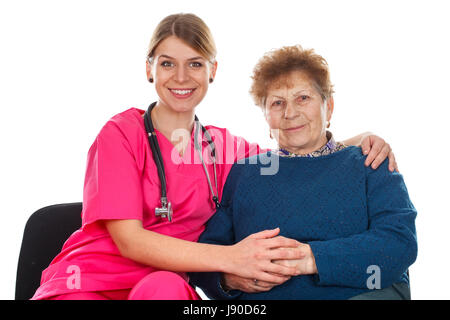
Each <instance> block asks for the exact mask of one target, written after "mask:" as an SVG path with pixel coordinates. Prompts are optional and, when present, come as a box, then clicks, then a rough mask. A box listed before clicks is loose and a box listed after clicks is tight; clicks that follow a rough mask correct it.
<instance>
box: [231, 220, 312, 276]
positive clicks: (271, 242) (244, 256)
mask: <svg viewBox="0 0 450 320" xmlns="http://www.w3.org/2000/svg"><path fill="white" fill-rule="evenodd" d="M279 232H280V229H279V228H276V229H273V230H265V231H261V232H258V233H254V234H252V235H250V236H248V237H247V238H245V239H243V240H242V241H240V242H238V243H236V244H235V245H232V246H230V247H229V250H228V255H227V257H225V258H226V259H225V261H227V265H226V266H225V268H224V272H225V273H231V274H234V275H237V276H240V277H242V278H246V279H256V280H257V281H264V282H268V283H275V284H279V283H282V282H284V281H286V277H289V276H295V275H297V274H298V272H297V268H296V267H293V266H286V265H283V264H277V263H274V262H273V261H274V260H293V259H294V260H297V259H301V258H303V257H304V252H303V251H302V250H300V247H299V244H300V243H299V242H298V241H296V240H293V239H288V238H285V237H282V236H277V235H278V234H279ZM252 281H253V280H252Z"/></svg>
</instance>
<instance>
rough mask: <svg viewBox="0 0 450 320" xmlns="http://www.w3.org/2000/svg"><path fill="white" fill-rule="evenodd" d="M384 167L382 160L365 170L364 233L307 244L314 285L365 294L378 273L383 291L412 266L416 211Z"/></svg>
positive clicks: (398, 180) (395, 177)
mask: <svg viewBox="0 0 450 320" xmlns="http://www.w3.org/2000/svg"><path fill="white" fill-rule="evenodd" d="M387 167H388V161H387V160H386V161H385V162H383V164H382V165H381V166H380V167H379V168H378V169H377V170H373V169H371V168H370V167H369V168H366V197H367V211H368V217H369V226H368V230H367V231H365V232H363V233H360V234H355V235H352V236H349V237H346V238H339V239H333V240H327V241H311V242H310V243H309V245H310V246H311V249H312V252H313V254H314V257H315V260H316V266H317V270H318V275H317V276H316V277H315V279H316V280H317V284H318V285H323V286H347V287H355V288H368V285H367V282H368V279H369V278H370V277H371V275H372V271H373V270H374V269H375V268H379V269H378V270H379V271H380V272H379V275H380V277H381V279H380V284H381V288H385V287H388V286H390V285H392V284H393V283H394V282H397V281H399V280H400V278H401V275H402V274H403V273H404V272H406V270H407V269H408V267H409V266H410V265H411V264H412V263H413V262H414V261H415V260H416V257H417V239H416V230H415V224H414V221H415V217H416V210H415V208H414V206H413V204H412V203H411V201H410V199H409V196H408V192H407V189H406V186H405V184H404V181H403V178H402V176H401V175H400V174H399V173H397V172H394V173H391V172H389V170H388V168H387Z"/></svg>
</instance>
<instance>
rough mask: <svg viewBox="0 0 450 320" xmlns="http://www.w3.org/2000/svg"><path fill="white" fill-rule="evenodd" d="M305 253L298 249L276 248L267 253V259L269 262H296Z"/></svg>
mask: <svg viewBox="0 0 450 320" xmlns="http://www.w3.org/2000/svg"><path fill="white" fill-rule="evenodd" d="M304 257H305V252H304V251H303V250H302V249H301V248H300V247H295V248H277V249H272V250H270V251H268V252H267V259H270V260H272V261H273V260H297V259H303V258H304Z"/></svg>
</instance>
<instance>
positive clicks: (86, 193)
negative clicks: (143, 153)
mask: <svg viewBox="0 0 450 320" xmlns="http://www.w3.org/2000/svg"><path fill="white" fill-rule="evenodd" d="M142 212H143V195H142V187H141V173H140V172H139V169H138V166H137V164H136V159H135V156H134V155H133V152H132V148H131V146H130V142H129V140H128V139H127V137H126V136H125V134H124V133H123V132H122V130H121V129H120V127H119V126H118V125H117V124H116V123H114V122H112V121H109V122H107V123H106V124H105V126H104V127H103V128H102V130H101V131H100V133H99V134H98V136H97V137H96V139H95V141H94V143H93V144H92V146H91V148H90V149H89V153H88V159H87V166H86V175H85V182H84V190H83V213H82V223H83V228H84V227H85V226H86V225H89V224H92V223H94V222H96V221H98V220H104V219H138V220H142V219H143V213H142Z"/></svg>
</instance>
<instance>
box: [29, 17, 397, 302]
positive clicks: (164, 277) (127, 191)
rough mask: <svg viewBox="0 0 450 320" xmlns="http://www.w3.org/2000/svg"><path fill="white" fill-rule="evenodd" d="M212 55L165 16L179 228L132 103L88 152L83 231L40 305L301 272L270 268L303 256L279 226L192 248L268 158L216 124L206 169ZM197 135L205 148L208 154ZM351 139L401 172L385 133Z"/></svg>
mask: <svg viewBox="0 0 450 320" xmlns="http://www.w3.org/2000/svg"><path fill="white" fill-rule="evenodd" d="M215 54H216V51H215V46H214V41H213V39H212V36H211V34H210V31H209V29H208V27H207V26H206V25H205V24H204V22H203V21H202V20H201V19H199V18H198V17H196V16H195V15H191V14H179V15H172V16H168V17H166V18H165V19H164V20H162V21H161V22H160V24H159V25H158V27H157V28H156V30H155V32H154V35H153V37H152V40H151V43H150V48H149V52H148V61H147V62H146V68H147V76H148V79H149V81H150V82H151V83H154V85H155V88H156V92H157V94H158V97H159V101H158V102H157V103H156V106H155V107H154V108H153V110H152V112H151V117H152V123H153V126H154V127H155V132H156V138H157V141H158V144H159V148H160V150H161V155H162V158H163V164H164V169H165V176H166V181H167V197H168V199H170V201H171V204H172V209H173V219H172V221H171V222H170V221H168V219H166V218H163V217H161V216H156V215H155V208H157V207H160V206H161V202H160V196H161V194H160V190H161V183H160V179H159V176H158V173H157V167H156V165H155V161H154V159H153V155H152V151H151V149H150V146H149V140H148V135H147V133H146V129H145V126H144V120H143V115H144V112H145V111H144V110H141V109H136V108H130V109H128V110H126V111H124V112H122V113H119V114H117V115H115V116H114V117H112V118H111V119H110V120H109V121H108V122H107V123H106V124H105V125H104V127H103V128H102V129H101V131H100V133H99V134H98V135H97V137H96V139H95V141H94V143H93V144H92V146H91V148H90V149H89V153H88V161H87V169H86V176H85V184H84V193H83V211H82V227H81V228H80V229H79V230H78V231H76V232H75V233H74V234H72V235H71V236H70V238H69V239H68V240H67V241H66V243H65V244H64V246H63V248H62V250H61V253H60V254H58V256H57V257H55V259H54V260H53V261H52V262H51V264H50V266H49V267H48V268H47V269H45V270H44V271H43V273H42V279H41V286H40V287H39V288H38V290H37V291H36V293H35V295H34V297H33V299H199V296H198V294H197V293H196V291H195V290H194V289H193V288H192V287H191V286H190V285H189V284H188V278H187V276H186V272H196V271H221V272H226V273H232V274H235V275H237V276H240V277H244V278H251V279H257V280H259V281H266V282H272V283H277V284H280V283H283V282H284V281H286V280H287V279H289V277H290V276H293V275H296V274H295V270H294V269H293V268H290V267H286V266H280V265H277V264H274V263H272V262H271V261H272V260H276V259H299V258H301V256H300V251H299V249H298V248H297V247H298V242H297V241H295V240H292V239H287V238H284V237H282V236H279V235H278V233H279V232H280V230H279V229H275V230H264V231H261V232H259V233H257V234H253V235H251V236H249V237H248V238H246V239H244V240H242V241H241V242H239V243H238V244H235V245H232V246H214V245H206V244H200V243H197V242H196V241H197V239H198V237H199V236H200V234H201V233H202V231H203V230H204V226H205V223H206V221H207V220H208V219H209V218H210V217H211V216H212V214H213V213H214V212H215V203H214V201H213V200H212V196H213V195H214V194H217V195H218V198H219V199H220V198H221V195H222V188H223V185H224V183H225V180H226V177H227V175H228V172H229V170H230V168H231V166H232V164H233V163H234V162H236V161H237V160H239V159H240V158H244V157H248V156H250V155H253V154H256V153H259V152H261V151H263V150H261V149H260V148H259V147H258V146H257V145H256V144H250V143H248V142H247V141H245V140H244V139H242V138H240V137H236V136H233V135H231V134H230V133H229V132H228V130H227V129H224V128H218V127H214V126H206V129H207V130H208V132H209V134H210V136H211V139H212V140H213V141H214V144H215V148H216V154H217V165H216V172H214V168H213V165H212V164H211V162H210V161H207V160H208V157H207V156H206V157H205V159H204V161H205V162H206V165H205V168H204V167H203V164H202V161H201V159H200V157H199V155H198V153H197V152H196V150H195V149H194V135H195V132H196V130H195V126H196V125H197V124H196V123H194V117H195V107H196V106H197V105H198V104H199V103H200V102H201V101H202V99H203V98H204V97H205V95H206V92H207V90H208V86H209V84H210V83H212V82H213V81H214V77H215V73H216V69H217V62H216V61H215ZM199 132H200V134H199V136H198V139H199V141H200V143H201V146H202V149H203V151H205V150H209V149H208V148H209V146H208V141H207V139H206V138H205V135H203V134H202V133H201V132H202V131H201V130H199ZM361 140H362V141H361ZM347 144H356V145H359V144H362V146H363V150H367V153H368V157H367V165H369V164H372V166H373V167H375V168H376V167H377V166H378V165H379V164H380V163H381V162H382V161H383V160H384V159H385V158H386V157H387V156H389V159H390V163H391V164H390V169H391V170H394V169H395V167H396V163H395V159H394V157H393V154H392V152H391V150H390V147H389V145H388V144H386V143H385V142H384V140H383V139H381V138H378V137H376V136H373V135H366V136H364V135H360V136H358V137H355V138H353V139H351V140H350V141H347ZM209 152H210V151H206V152H203V154H204V155H207V154H208V153H209ZM205 169H206V170H207V171H208V173H209V177H211V187H210V185H209V184H208V181H207V178H206V173H205V171H204V170H205ZM215 176H216V177H217V178H216V179H214V177H215ZM215 182H216V183H215ZM211 188H212V191H213V194H212V193H211Z"/></svg>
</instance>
